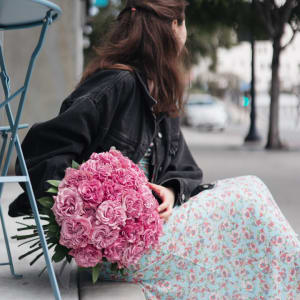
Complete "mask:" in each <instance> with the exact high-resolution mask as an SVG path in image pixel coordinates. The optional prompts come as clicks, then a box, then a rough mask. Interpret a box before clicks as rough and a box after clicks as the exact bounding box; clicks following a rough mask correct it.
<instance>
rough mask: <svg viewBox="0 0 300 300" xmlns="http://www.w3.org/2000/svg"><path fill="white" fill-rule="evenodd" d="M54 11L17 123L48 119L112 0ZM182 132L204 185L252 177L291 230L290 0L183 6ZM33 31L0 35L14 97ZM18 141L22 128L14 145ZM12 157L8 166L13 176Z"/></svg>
mask: <svg viewBox="0 0 300 300" xmlns="http://www.w3.org/2000/svg"><path fill="white" fill-rule="evenodd" d="M53 2H54V3H56V4H58V5H59V6H60V7H61V8H62V11H63V14H62V16H61V18H60V20H59V21H57V22H55V23H53V24H52V25H51V27H52V28H51V29H50V30H49V32H48V35H47V38H46V42H45V46H44V48H43V49H42V52H41V54H40V56H39V57H38V59H37V62H36V66H35V69H34V72H33V76H32V82H31V85H30V88H29V93H28V100H27V104H26V106H25V110H24V114H23V120H22V122H23V123H29V124H30V126H31V125H32V124H33V123H35V122H41V121H45V120H47V119H50V118H53V117H55V116H56V115H57V113H58V111H59V108H60V105H61V103H62V101H63V100H64V99H65V98H66V97H67V96H68V95H69V93H71V91H72V90H73V89H74V87H75V85H76V84H77V82H78V80H79V79H80V77H81V74H82V71H83V68H84V66H85V65H86V64H87V63H88V62H89V60H90V59H91V58H92V57H93V55H94V51H93V47H95V46H97V45H99V44H100V43H101V40H102V39H103V37H104V35H105V33H106V31H107V29H108V28H109V26H110V24H111V22H112V21H113V20H114V18H115V17H116V16H117V15H118V13H119V11H120V9H121V8H122V5H124V2H123V1H119V0H53ZM189 4H190V5H189V6H188V8H187V10H186V24H187V30H188V42H187V47H188V49H189V53H190V57H189V60H187V61H186V65H185V73H186V78H187V89H186V96H185V98H186V105H185V112H184V114H183V116H182V120H181V121H182V130H183V133H184V135H185V137H186V139H187V142H188V144H189V146H190V148H191V150H192V153H193V155H194V157H195V159H196V161H197V162H198V164H199V166H200V167H201V168H202V169H203V172H204V181H205V182H210V181H215V180H218V179H222V178H225V177H233V176H243V175H249V174H252V175H257V176H259V177H260V178H261V179H262V180H263V181H264V182H265V183H266V184H267V186H268V187H269V188H270V190H271V191H272V193H273V195H274V198H275V199H276V201H277V202H278V203H279V206H280V208H281V209H282V211H283V213H284V214H285V215H286V216H287V219H288V220H289V221H290V223H291V224H292V226H293V227H294V228H295V230H296V231H297V232H298V233H300V218H298V213H299V211H300V196H299V195H300V189H299V187H300V175H299V173H300V158H299V151H300V34H299V31H300V2H299V1H293V0H190V1H189ZM38 30H39V29H30V30H27V29H23V30H18V31H10V32H6V33H5V34H4V42H3V44H4V54H5V56H6V60H7V69H8V72H9V75H10V76H11V87H12V91H15V90H16V89H17V88H18V87H19V86H20V85H21V84H22V81H23V79H24V76H25V68H26V66H27V65H26V64H27V62H28V60H29V55H30V54H31V52H32V49H33V47H34V45H35V42H36V40H37V38H38ZM25 134H26V130H24V131H22V136H21V138H23V137H24V135H25ZM13 165H14V160H13V163H12V167H11V172H13Z"/></svg>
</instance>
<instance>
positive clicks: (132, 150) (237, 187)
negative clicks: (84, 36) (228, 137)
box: [9, 0, 300, 299]
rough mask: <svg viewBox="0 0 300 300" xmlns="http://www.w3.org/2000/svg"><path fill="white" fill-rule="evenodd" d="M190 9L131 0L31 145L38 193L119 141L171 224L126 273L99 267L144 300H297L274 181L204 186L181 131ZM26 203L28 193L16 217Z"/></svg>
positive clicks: (246, 179)
mask: <svg viewBox="0 0 300 300" xmlns="http://www.w3.org/2000/svg"><path fill="white" fill-rule="evenodd" d="M186 5H187V3H186V2H185V1H184V0H168V1H165V0H139V1H138V0H133V1H128V3H127V5H126V7H125V9H123V10H122V11H121V13H120V15H119V16H118V19H117V20H116V22H115V24H114V27H112V30H111V32H110V34H109V35H108V38H107V40H106V42H105V43H104V44H103V46H102V47H101V48H100V49H99V52H98V56H97V58H96V59H95V60H94V61H93V62H92V63H91V64H90V65H89V66H88V68H87V69H86V71H85V73H84V74H83V78H82V80H81V81H80V83H79V85H78V86H77V88H76V89H75V91H74V92H73V93H72V94H71V95H70V96H69V97H67V99H65V100H64V102H63V104H62V107H61V110H60V114H59V115H58V116H57V117H55V118H53V119H52V120H49V121H47V122H44V123H40V124H36V125H34V126H33V127H32V129H31V130H30V131H29V133H28V135H27V136H26V138H25V140H24V142H23V145H22V147H23V151H24V155H25V158H26V162H27V165H28V169H29V173H30V177H31V180H32V184H33V188H34V191H35V194H36V197H40V196H42V195H43V193H44V191H45V190H46V188H47V186H46V185H45V181H46V180H47V179H54V178H57V179H60V178H62V177H63V174H64V170H65V168H66V167H68V166H70V164H71V161H72V160H76V161H78V162H81V161H83V160H85V159H87V158H88V157H89V155H90V154H91V153H92V152H103V151H108V150H109V149H110V147H112V146H114V147H116V148H117V149H118V150H120V151H122V152H123V153H124V154H125V155H127V156H128V157H129V158H130V159H132V160H133V161H134V162H136V163H138V164H139V166H140V167H141V168H143V170H144V171H145V173H146V175H147V176H148V178H149V180H150V181H151V183H152V184H150V186H151V188H152V189H153V191H155V192H156V194H157V196H158V200H159V202H160V206H159V213H160V216H161V218H162V219H164V221H165V223H164V233H163V236H162V237H161V239H160V243H159V247H158V248H157V249H155V250H153V249H152V250H151V251H149V252H148V253H147V254H146V255H144V256H143V257H142V258H141V260H140V261H139V263H138V264H137V265H136V266H133V267H131V268H130V269H128V270H126V271H125V274H124V275H114V274H112V273H111V271H110V264H109V263H108V262H105V263H103V264H102V269H101V274H102V278H104V279H110V280H111V279H113V280H124V281H130V282H137V283H139V284H140V285H141V287H142V289H143V291H144V293H145V296H146V298H147V299H295V296H296V293H297V292H299V293H300V269H299V268H300V242H299V240H298V239H297V236H296V234H295V232H294V231H293V229H292V228H291V227H290V225H289V223H288V222H287V220H286V219H285V217H284V216H283V215H282V213H281V211H280V209H279V208H278V206H277V204H276V202H275V201H274V199H273V197H272V195H271V193H270V191H269V190H268V188H267V187H266V185H265V184H264V183H263V182H262V181H261V180H260V179H259V178H258V177H256V176H250V175H249V176H241V177H236V178H226V179H223V180H218V181H217V182H215V183H214V184H207V185H203V184H202V185H201V183H202V171H201V169H200V168H199V167H198V166H197V165H196V163H195V161H194V159H193V157H192V156H191V153H190V151H189V149H188V148H187V145H186V143H185V140H184V138H183V136H182V133H181V131H180V128H179V121H178V115H179V113H180V111H181V109H182V103H183V101H182V99H183V92H184V78H183V77H182V75H181V74H182V73H181V71H180V66H181V61H182V55H183V53H184V52H185V48H184V44H185V41H186V28H185V15H184V11H185V7H186ZM16 169H17V173H20V170H19V167H18V165H17V168H16ZM28 210H29V204H28V200H27V199H26V196H25V194H22V195H20V196H19V197H18V198H17V199H16V200H15V201H14V202H13V203H12V204H11V206H10V210H9V214H10V215H11V216H18V215H21V214H24V213H25V212H27V211H28Z"/></svg>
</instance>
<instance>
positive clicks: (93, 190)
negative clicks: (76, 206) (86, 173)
mask: <svg viewBox="0 0 300 300" xmlns="http://www.w3.org/2000/svg"><path fill="white" fill-rule="evenodd" d="M78 192H79V194H80V196H81V198H82V199H83V200H84V202H85V204H86V205H87V206H91V207H95V206H98V205H99V204H100V203H101V202H102V201H103V196H104V193H103V189H102V185H101V183H100V182H99V181H98V180H96V179H91V180H84V181H81V182H80V184H79V186H78Z"/></svg>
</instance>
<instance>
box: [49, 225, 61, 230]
mask: <svg viewBox="0 0 300 300" xmlns="http://www.w3.org/2000/svg"><path fill="white" fill-rule="evenodd" d="M48 230H49V231H50V232H59V226H58V225H56V224H51V225H49V226H48Z"/></svg>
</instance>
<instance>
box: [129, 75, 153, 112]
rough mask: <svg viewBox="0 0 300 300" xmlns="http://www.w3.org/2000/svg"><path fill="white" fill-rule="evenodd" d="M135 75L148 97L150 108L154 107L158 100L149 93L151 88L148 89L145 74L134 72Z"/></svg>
mask: <svg viewBox="0 0 300 300" xmlns="http://www.w3.org/2000/svg"><path fill="white" fill-rule="evenodd" d="M134 73H135V74H136V76H137V78H138V81H139V82H140V84H141V86H142V88H143V90H144V92H145V94H146V95H147V98H146V100H147V102H148V104H149V105H150V107H152V106H153V105H154V104H156V103H157V100H155V99H154V98H153V97H152V96H151V95H150V92H149V88H148V84H147V78H146V76H144V74H143V73H141V72H139V71H137V70H134Z"/></svg>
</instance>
